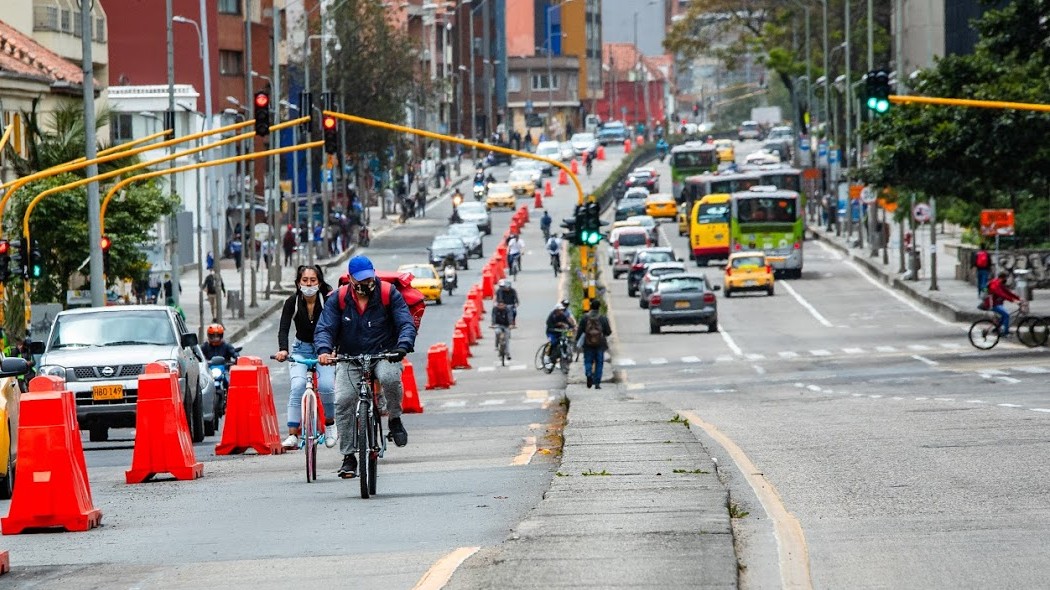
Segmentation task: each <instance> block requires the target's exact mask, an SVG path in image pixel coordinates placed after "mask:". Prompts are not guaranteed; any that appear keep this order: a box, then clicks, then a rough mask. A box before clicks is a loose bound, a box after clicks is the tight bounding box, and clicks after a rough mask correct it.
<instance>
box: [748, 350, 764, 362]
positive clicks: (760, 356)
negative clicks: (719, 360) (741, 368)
mask: <svg viewBox="0 0 1050 590" xmlns="http://www.w3.org/2000/svg"><path fill="white" fill-rule="evenodd" d="M745 356H746V357H747V360H749V361H760V360H763V359H765V358H766V355H764V354H758V353H754V352H752V353H748V354H747V355H745Z"/></svg>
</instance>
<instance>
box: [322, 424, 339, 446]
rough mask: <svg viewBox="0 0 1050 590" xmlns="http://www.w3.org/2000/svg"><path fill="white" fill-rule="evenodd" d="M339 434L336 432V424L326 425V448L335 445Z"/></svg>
mask: <svg viewBox="0 0 1050 590" xmlns="http://www.w3.org/2000/svg"><path fill="white" fill-rule="evenodd" d="M338 436H339V435H338V434H337V433H336V432H335V424H332V425H331V426H325V427H324V448H326V449H331V448H333V447H335V440H336V438H338Z"/></svg>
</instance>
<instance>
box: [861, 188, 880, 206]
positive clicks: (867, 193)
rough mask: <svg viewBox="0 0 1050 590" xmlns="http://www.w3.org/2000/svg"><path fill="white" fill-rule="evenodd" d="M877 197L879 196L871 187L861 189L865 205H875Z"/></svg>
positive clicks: (862, 200)
mask: <svg viewBox="0 0 1050 590" xmlns="http://www.w3.org/2000/svg"><path fill="white" fill-rule="evenodd" d="M876 196H878V195H877V194H876V192H875V189H873V188H871V187H870V186H866V187H864V188H862V189H860V200H861V202H863V203H864V204H865V205H870V204H872V203H874V202H875V197H876Z"/></svg>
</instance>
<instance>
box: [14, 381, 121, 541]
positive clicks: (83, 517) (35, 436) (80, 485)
mask: <svg viewBox="0 0 1050 590" xmlns="http://www.w3.org/2000/svg"><path fill="white" fill-rule="evenodd" d="M19 411H20V418H19V424H18V477H16V478H15V489H14V494H13V495H12V497H11V509H10V511H9V512H8V514H7V516H6V517H5V518H3V519H2V520H0V528H2V530H3V534H5V535H17V534H20V533H22V532H24V531H25V530H27V529H38V528H56V527H61V528H64V529H66V530H67V531H86V530H88V529H91V528H94V527H96V526H98V525H99V523H101V522H102V511H101V510H99V509H97V508H95V506H94V504H93V503H92V501H91V485H90V484H89V482H88V475H87V465H86V464H85V463H84V447H83V445H82V444H81V442H80V424H79V423H78V422H77V409H76V402H75V400H74V398H73V393H72V392H71V391H69V390H67V389H66V384H65V382H64V381H63V380H62V379H59V378H58V377H52V376H42V377H37V378H35V379H33V380H32V381H30V382H29V392H28V393H25V394H23V395H22V399H21V402H20V403H19Z"/></svg>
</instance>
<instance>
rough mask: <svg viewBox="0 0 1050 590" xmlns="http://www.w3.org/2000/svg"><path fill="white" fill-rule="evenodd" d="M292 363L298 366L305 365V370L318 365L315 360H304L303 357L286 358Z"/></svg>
mask: <svg viewBox="0 0 1050 590" xmlns="http://www.w3.org/2000/svg"><path fill="white" fill-rule="evenodd" d="M288 358H289V359H290V360H291V361H292V362H293V363H299V364H300V365H306V368H307V369H312V368H314V367H316V366H317V365H318V363H319V361H318V360H317V359H311V358H306V357H303V356H291V357H288Z"/></svg>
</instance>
